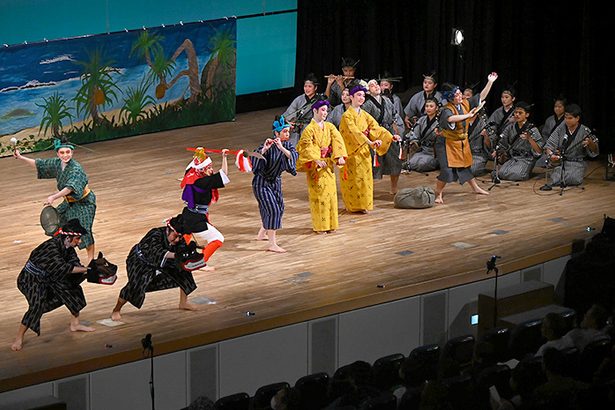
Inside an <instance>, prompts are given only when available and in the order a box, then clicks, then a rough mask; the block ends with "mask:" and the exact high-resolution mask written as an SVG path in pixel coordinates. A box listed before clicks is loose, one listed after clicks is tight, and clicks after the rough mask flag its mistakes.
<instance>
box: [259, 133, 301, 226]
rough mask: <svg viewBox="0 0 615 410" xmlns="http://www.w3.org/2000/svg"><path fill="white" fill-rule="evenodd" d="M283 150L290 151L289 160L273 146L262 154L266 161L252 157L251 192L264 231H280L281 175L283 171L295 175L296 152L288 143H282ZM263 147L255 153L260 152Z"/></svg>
mask: <svg viewBox="0 0 615 410" xmlns="http://www.w3.org/2000/svg"><path fill="white" fill-rule="evenodd" d="M282 145H283V146H284V148H286V149H287V150H289V151H290V153H291V155H290V158H286V155H284V153H283V152H282V151H280V150H279V149H278V147H277V146H276V145H275V144H274V145H272V146H271V148H269V149H268V150H267V152H265V154H263V156H264V157H265V159H266V161H263V160H261V159H258V158H255V157H252V172H253V173H254V178H252V191H253V192H254V197H255V198H256V201H257V202H258V208H259V210H260V214H261V220H262V221H263V228H265V229H280V228H281V226H282V215H283V214H284V198H283V197H282V173H283V172H284V171H286V172H288V173H289V174H292V175H297V170H296V163H297V157H298V154H297V150H296V149H295V146H294V144H291V143H290V141H284V142H282ZM262 149H263V145H261V146H260V147H258V149H257V150H256V151H257V152H262V151H261V150H262Z"/></svg>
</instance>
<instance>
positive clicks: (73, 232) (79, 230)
mask: <svg viewBox="0 0 615 410" xmlns="http://www.w3.org/2000/svg"><path fill="white" fill-rule="evenodd" d="M58 233H59V234H61V235H68V236H82V235H87V234H88V231H87V229H85V228H84V227H83V226H81V223H80V222H79V219H76V218H74V219H71V220H70V221H68V222H66V223H65V224H64V225H62V227H61V228H60V230H59V231H58Z"/></svg>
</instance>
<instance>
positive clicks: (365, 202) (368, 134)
mask: <svg viewBox="0 0 615 410" xmlns="http://www.w3.org/2000/svg"><path fill="white" fill-rule="evenodd" d="M366 92H367V90H366V89H365V88H364V87H362V86H360V85H358V86H356V87H353V88H352V89H351V90H350V101H351V106H350V107H349V108H348V109H347V110H346V112H345V113H344V115H342V121H341V122H340V133H341V134H342V137H343V138H344V143H345V145H346V151H347V152H348V159H347V160H346V166H345V167H344V170H343V176H342V180H341V184H340V185H341V189H342V198H343V199H344V205H345V206H346V210H347V211H349V212H360V213H364V214H366V213H367V211H370V210H372V209H373V208H374V178H373V174H372V157H371V155H370V148H372V149H374V150H375V151H376V153H377V154H378V155H384V154H386V152H387V151H388V149H389V146H390V145H391V142H392V141H393V135H391V133H390V132H389V131H387V130H386V129H384V128H383V127H381V126H380V125H378V122H377V121H376V120H375V119H374V118H373V117H372V116H371V115H369V114H368V113H366V112H365V111H363V110H362V109H361V105H363V103H364V102H365V93H366Z"/></svg>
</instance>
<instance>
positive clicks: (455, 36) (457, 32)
mask: <svg viewBox="0 0 615 410" xmlns="http://www.w3.org/2000/svg"><path fill="white" fill-rule="evenodd" d="M461 44H463V30H461V29H459V28H455V27H453V29H452V30H451V45H453V46H460V45H461Z"/></svg>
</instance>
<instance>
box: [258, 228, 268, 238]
mask: <svg viewBox="0 0 615 410" xmlns="http://www.w3.org/2000/svg"><path fill="white" fill-rule="evenodd" d="M256 240H257V241H266V240H267V230H266V229H265V228H263V227H262V226H261V229H259V230H258V235H256Z"/></svg>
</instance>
